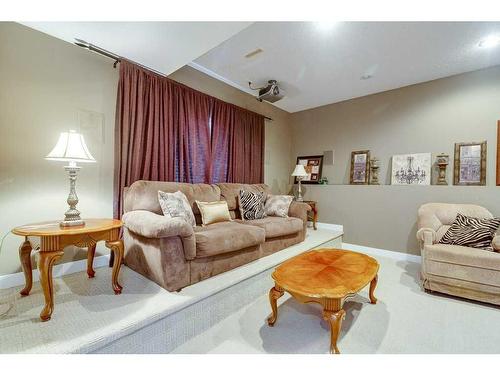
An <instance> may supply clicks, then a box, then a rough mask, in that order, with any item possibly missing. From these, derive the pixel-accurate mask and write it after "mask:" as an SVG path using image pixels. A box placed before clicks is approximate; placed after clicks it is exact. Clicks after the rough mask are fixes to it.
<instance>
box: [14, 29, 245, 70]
mask: <svg viewBox="0 0 500 375" xmlns="http://www.w3.org/2000/svg"><path fill="white" fill-rule="evenodd" d="M23 24H24V25H26V26H29V27H31V28H33V29H36V30H38V31H41V32H44V33H47V34H49V35H52V36H55V37H57V38H60V39H63V40H66V41H68V42H70V43H73V42H74V40H75V38H78V39H83V40H85V41H86V42H88V43H92V44H95V45H97V46H99V47H101V48H104V49H107V50H109V51H111V52H113V53H115V54H118V55H120V56H123V57H126V58H128V59H130V60H133V61H136V62H138V63H140V64H143V65H146V66H148V67H151V68H153V69H155V70H157V71H159V72H162V73H164V74H170V73H172V72H174V71H175V70H177V69H179V68H180V67H182V66H184V65H186V64H187V63H189V62H190V61H192V60H193V59H195V58H197V57H199V56H201V55H202V54H204V53H205V52H207V51H209V50H210V49H212V48H214V47H215V46H217V45H218V44H220V43H222V42H223V41H224V40H226V39H228V38H230V37H231V36H233V35H235V34H236V33H238V32H239V31H241V30H243V29H244V28H245V27H248V25H250V24H251V23H250V22H23Z"/></svg>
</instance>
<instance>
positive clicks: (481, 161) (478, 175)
mask: <svg viewBox="0 0 500 375" xmlns="http://www.w3.org/2000/svg"><path fill="white" fill-rule="evenodd" d="M453 184H454V185H466V186H470V185H477V186H484V185H486V141H484V142H471V143H455V165H454V173H453Z"/></svg>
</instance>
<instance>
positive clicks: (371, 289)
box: [370, 275, 378, 304]
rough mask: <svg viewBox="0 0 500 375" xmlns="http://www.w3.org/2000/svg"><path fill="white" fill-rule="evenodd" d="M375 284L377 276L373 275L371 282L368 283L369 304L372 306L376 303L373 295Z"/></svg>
mask: <svg viewBox="0 0 500 375" xmlns="http://www.w3.org/2000/svg"><path fill="white" fill-rule="evenodd" d="M377 282H378V275H375V277H374V278H373V280H372V281H371V282H370V303H372V304H376V303H377V298H376V297H375V295H374V294H373V292H375V288H376V287H377Z"/></svg>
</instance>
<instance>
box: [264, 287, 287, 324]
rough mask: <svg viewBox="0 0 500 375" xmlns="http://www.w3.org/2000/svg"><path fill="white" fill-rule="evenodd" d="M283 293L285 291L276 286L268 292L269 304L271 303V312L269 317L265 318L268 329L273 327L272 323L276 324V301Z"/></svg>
mask: <svg viewBox="0 0 500 375" xmlns="http://www.w3.org/2000/svg"><path fill="white" fill-rule="evenodd" d="M284 293H285V291H284V290H283V289H282V288H280V287H278V286H274V287H273V288H271V290H270V291H269V302H270V303H271V309H272V311H273V312H272V314H271V316H269V317H268V318H267V324H268V325H269V326H270V327H272V326H274V323H276V319H278V304H277V302H276V301H277V300H278V298H280V297H281V296H283V294H284Z"/></svg>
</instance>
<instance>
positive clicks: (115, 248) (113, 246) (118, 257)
mask: <svg viewBox="0 0 500 375" xmlns="http://www.w3.org/2000/svg"><path fill="white" fill-rule="evenodd" d="M106 247H107V248H109V249H110V250H111V251H112V254H114V262H113V274H112V278H111V284H112V285H113V290H114V292H115V294H120V293H121V292H122V289H123V288H122V286H121V285H120V284H119V283H118V274H119V273H120V268H121V266H122V260H123V241H122V240H116V241H108V242H106Z"/></svg>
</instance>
